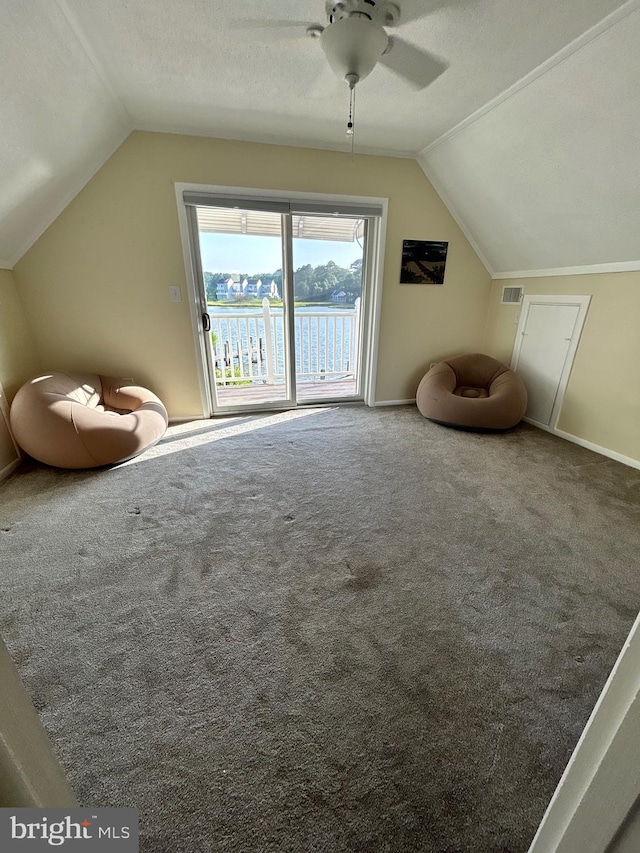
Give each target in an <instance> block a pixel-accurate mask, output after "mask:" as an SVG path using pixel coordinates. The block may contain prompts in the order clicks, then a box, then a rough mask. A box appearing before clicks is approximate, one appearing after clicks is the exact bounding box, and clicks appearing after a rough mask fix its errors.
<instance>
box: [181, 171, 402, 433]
mask: <svg viewBox="0 0 640 853" xmlns="http://www.w3.org/2000/svg"><path fill="white" fill-rule="evenodd" d="M174 188H175V193H176V203H177V209H178V221H179V225H180V235H181V238H182V249H183V256H184V265H185V278H186V284H187V293H188V302H189V310H190V316H191V325H192V333H193V340H194V344H195V356H196V367H197V371H198V380H199V384H200V395H201V400H202V415H203V417H205V418H208V417H211V416H212V415H215V414H216V413H217V412H216V409H215V406H214V399H213V394H212V390H211V385H210V382H209V376H211V375H212V374H210V372H209V359H210V347H209V344H208V341H207V339H206V333H205V331H204V329H203V325H202V314H203V313H204V312H206V310H207V306H206V296H205V304H204V305H203V304H202V293H201V288H200V286H199V282H200V280H201V278H202V270H201V268H200V263H201V261H200V247H199V245H197V239H198V231H197V227H196V229H195V231H194V228H193V222H192V223H191V227H190V222H189V217H190V216H194V215H195V211H193V213H191V214H190V213H189V208H190V205H187V204H185V201H184V194H185V192H186V193H198V194H200V193H202V194H203V195H207V196H218V197H226V198H230V199H237V200H238V201H239V204H242V199H243V198H244V199H248V198H253V199H260V198H263V199H265V200H273V201H274V202H277V201H278V200H283V201H284V200H290V201H296V202H308V203H309V204H310V205H312V204H313V203H314V202H315V203H316V204H321V205H322V204H329V205H331V204H336V205H349V204H353V205H355V206H357V205H368V206H372V205H375V206H378V207H380V209H381V215H380V216H379V217H375V218H371V219H368V222H367V231H368V233H367V240H366V242H365V248H366V252H365V257H364V258H363V282H365V281H366V282H367V283H368V286H365V288H364V293H363V303H364V305H363V311H362V332H361V334H362V349H363V355H364V358H363V360H362V362H363V363H362V365H361V370H362V374H361V377H360V382H361V388H362V395H363V399H364V402H365V404H366V405H367V406H373V405H375V385H376V373H377V362H378V341H379V330H380V307H381V302H382V278H383V269H384V249H385V242H386V230H387V208H388V199H387V198H378V197H371V196H347V195H334V194H328V193H302V192H293V191H292V192H287V191H285V190H268V189H264V188H248V187H223V186H212V185H204V184H187V183H178V182H176V183H175V184H174ZM283 219H284V220H285V221H286V220H287V217H283ZM286 227H290V226H286ZM284 236H285V235H283V237H284ZM284 244H285V246H287V245H288V246H290V245H291V241H290V240H285V241H284ZM287 251H290V249H289V250H287ZM284 262H285V266H286V258H285V259H284ZM289 264H290V266H291V269H290V271H289V272H290V274H291V275H293V269H292V265H293V263H292V258H291V257H290V258H289ZM284 272H285V270H284V268H283V274H284ZM365 276H366V277H367V278H366V279H365ZM283 296H284V294H283ZM293 324H294V320H293V311H290V312H289V329H288V333H289V335H288V340H289V345H290V346H292V345H294V344H295V334H294V325H293ZM292 352H293V350H292ZM288 392H289V396H290V399H289V400H288V401H287V403H286V404H284V405H283V406H278V404H270V405H269V408H272V409H273V408H288V407H291V406H292V405H295V399H296V397H295V388H289V389H288ZM292 400H293V403H292V402H291V401H292Z"/></svg>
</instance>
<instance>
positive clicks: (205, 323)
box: [202, 311, 211, 332]
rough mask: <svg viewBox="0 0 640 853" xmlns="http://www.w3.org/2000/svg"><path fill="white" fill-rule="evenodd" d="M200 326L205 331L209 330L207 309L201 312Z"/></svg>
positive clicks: (209, 322)
mask: <svg viewBox="0 0 640 853" xmlns="http://www.w3.org/2000/svg"><path fill="white" fill-rule="evenodd" d="M202 328H203V329H204V331H205V332H210V331H211V315H210V314H209V312H208V311H203V312H202Z"/></svg>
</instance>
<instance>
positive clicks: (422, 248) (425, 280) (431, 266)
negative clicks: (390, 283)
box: [400, 240, 449, 284]
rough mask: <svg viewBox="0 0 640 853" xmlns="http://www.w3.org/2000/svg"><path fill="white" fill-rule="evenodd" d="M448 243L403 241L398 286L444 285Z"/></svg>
mask: <svg viewBox="0 0 640 853" xmlns="http://www.w3.org/2000/svg"><path fill="white" fill-rule="evenodd" d="M448 247H449V243H447V242H443V241H441V240H440V241H436V240H403V241H402V267H401V268H400V284H444V268H445V264H446V262H447V248H448Z"/></svg>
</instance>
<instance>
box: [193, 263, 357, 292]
mask: <svg viewBox="0 0 640 853" xmlns="http://www.w3.org/2000/svg"><path fill="white" fill-rule="evenodd" d="M230 278H233V279H235V280H236V281H244V279H245V278H246V279H249V280H251V279H261V281H262V282H263V284H266V283H269V282H271V281H275V283H276V285H277V287H278V293H279V294H280V296H282V270H281V269H278V270H276V271H275V272H271V273H252V274H251V275H249V273H242V274H241V275H238V274H237V273H221V272H205V274H204V283H205V289H206V293H207V299H208V300H209V301H211V302H214V301H215V300H216V299H217V290H218V284H223V283H224V282H227V281H229V279H230ZM340 290H343V291H344V292H345V293H346V294H347V298H348V300H349V301H351V302H352V301H354V300H355V299H356V298H357V297H358V296H360V295H361V293H362V260H361V259H360V258H358V260H356V261H354V262H353V263H352V264H351V265H350V266H349V268H348V269H347V268H346V267H341V266H339V265H338V264H336V263H335V261H328V263H326V264H320V265H319V266H317V267H312V266H311V264H304V265H303V266H301V267H298V269H297V270H295V271H294V273H293V295H294V297H295V299H299V300H301V301H305V302H308V301H317V302H323V301H325V300H327V301H328V300H329V299H330V298H331V294H332V293H334V292H335V291H340Z"/></svg>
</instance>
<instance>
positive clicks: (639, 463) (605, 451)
mask: <svg viewBox="0 0 640 853" xmlns="http://www.w3.org/2000/svg"><path fill="white" fill-rule="evenodd" d="M523 420H524V421H526V422H527V423H528V424H531V425H532V426H534V427H538V429H543V430H544V431H545V432H550V433H551V434H552V435H557V436H558V438H564V439H565V441H570V442H571V443H572V444H578V445H579V446H580V447H585V448H586V449H587V450H593V452H594V453H599V454H600V455H601V456H606V457H608V458H609V459H614V460H615V461H616V462H622V464H623V465H628V466H629V467H630V468H636V469H638V470H640V459H634V458H633V457H632V456H625V455H624V454H623V453H618V451H617V450H610V449H609V448H608V447H602V445H600V444H594V442H593V441H587V439H586V438H579V437H578V436H577V435H573V434H572V433H570V432H565V431H564V430H562V429H558V428H557V427H556V428H553V427H549V426H545V425H544V424H539V423H538V422H537V421H533V420H531V418H523Z"/></svg>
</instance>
